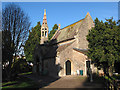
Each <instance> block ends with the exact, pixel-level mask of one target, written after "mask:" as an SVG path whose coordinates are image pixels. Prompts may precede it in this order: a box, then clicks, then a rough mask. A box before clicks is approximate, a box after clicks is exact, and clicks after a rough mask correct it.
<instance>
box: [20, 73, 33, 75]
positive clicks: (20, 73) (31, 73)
mask: <svg viewBox="0 0 120 90" xmlns="http://www.w3.org/2000/svg"><path fill="white" fill-rule="evenodd" d="M27 74H32V72H26V73H20V74H19V75H27Z"/></svg>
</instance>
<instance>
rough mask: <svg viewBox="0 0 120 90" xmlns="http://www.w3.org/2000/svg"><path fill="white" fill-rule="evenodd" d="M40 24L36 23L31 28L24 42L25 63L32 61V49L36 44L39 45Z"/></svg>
mask: <svg viewBox="0 0 120 90" xmlns="http://www.w3.org/2000/svg"><path fill="white" fill-rule="evenodd" d="M40 30H41V24H40V22H38V23H37V25H36V26H35V27H34V28H32V31H31V32H29V37H28V40H27V41H26V42H25V47H24V52H25V56H26V60H27V61H31V62H32V61H33V52H34V48H35V46H36V45H37V44H39V43H40V37H41V31H40Z"/></svg>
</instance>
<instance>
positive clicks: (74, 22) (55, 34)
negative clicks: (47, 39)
mask: <svg viewBox="0 0 120 90" xmlns="http://www.w3.org/2000/svg"><path fill="white" fill-rule="evenodd" d="M84 19H85V18H83V19H81V20H79V21H76V22H74V23H72V24H70V25H67V26H66V27H64V28H61V29H58V30H57V31H56V32H55V34H54V35H53V37H52V38H51V40H52V39H53V38H54V37H55V35H56V34H57V32H58V31H60V30H62V29H65V28H67V27H69V26H71V25H73V24H77V23H78V22H81V21H82V20H84Z"/></svg>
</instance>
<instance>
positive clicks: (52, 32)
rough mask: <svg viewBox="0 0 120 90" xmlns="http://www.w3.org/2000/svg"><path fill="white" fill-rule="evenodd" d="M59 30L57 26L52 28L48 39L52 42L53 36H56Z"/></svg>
mask: <svg viewBox="0 0 120 90" xmlns="http://www.w3.org/2000/svg"><path fill="white" fill-rule="evenodd" d="M57 29H58V25H57V24H55V25H54V26H53V28H52V30H51V31H50V33H49V35H48V39H49V40H50V39H51V38H52V36H53V35H54V34H55V32H56V30H57Z"/></svg>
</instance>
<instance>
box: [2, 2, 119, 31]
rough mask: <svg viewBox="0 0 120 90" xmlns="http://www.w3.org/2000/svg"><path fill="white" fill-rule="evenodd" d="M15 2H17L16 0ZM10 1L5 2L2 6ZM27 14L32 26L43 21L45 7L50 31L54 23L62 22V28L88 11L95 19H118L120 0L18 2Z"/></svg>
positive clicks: (82, 16)
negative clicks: (103, 0)
mask: <svg viewBox="0 0 120 90" xmlns="http://www.w3.org/2000/svg"><path fill="white" fill-rule="evenodd" d="M14 3H15V2H14ZM7 4H9V3H7V2H3V3H2V8H4V7H5V5H7ZM15 4H17V5H19V6H20V7H21V8H22V9H23V10H24V12H25V13H26V14H28V16H29V18H30V21H31V27H34V26H35V25H36V24H37V22H38V21H40V22H41V23H42V21H43V14H44V9H46V13H47V21H48V27H49V31H50V30H51V29H52V27H53V26H54V24H61V28H63V27H65V26H67V25H70V24H72V23H74V22H76V21H78V20H80V19H83V18H84V17H85V16H86V14H87V12H89V13H90V15H91V17H92V19H93V20H94V19H95V18H96V17H98V19H99V20H103V21H105V18H110V17H112V16H113V18H114V20H118V2H16V3H15Z"/></svg>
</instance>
